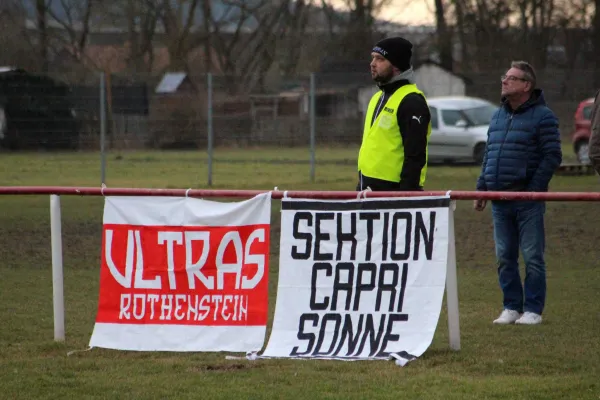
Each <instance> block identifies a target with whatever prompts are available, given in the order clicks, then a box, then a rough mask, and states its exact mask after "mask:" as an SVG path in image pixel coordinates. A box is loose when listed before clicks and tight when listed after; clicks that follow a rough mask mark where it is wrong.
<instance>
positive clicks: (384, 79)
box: [373, 69, 394, 85]
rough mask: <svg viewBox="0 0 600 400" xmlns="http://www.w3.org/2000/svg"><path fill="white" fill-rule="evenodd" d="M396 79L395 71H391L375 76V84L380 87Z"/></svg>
mask: <svg viewBox="0 0 600 400" xmlns="http://www.w3.org/2000/svg"><path fill="white" fill-rule="evenodd" d="M393 77H394V73H393V71H392V70H391V69H390V70H388V71H385V72H383V73H381V74H377V75H375V77H374V78H373V80H374V81H375V82H377V83H378V84H380V85H385V84H386V83H388V82H389V81H390V80H391V79H392V78H393Z"/></svg>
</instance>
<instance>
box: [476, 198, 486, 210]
mask: <svg viewBox="0 0 600 400" xmlns="http://www.w3.org/2000/svg"><path fill="white" fill-rule="evenodd" d="M486 205H487V200H475V201H474V202H473V208H474V209H475V211H483V210H484V209H485V206H486Z"/></svg>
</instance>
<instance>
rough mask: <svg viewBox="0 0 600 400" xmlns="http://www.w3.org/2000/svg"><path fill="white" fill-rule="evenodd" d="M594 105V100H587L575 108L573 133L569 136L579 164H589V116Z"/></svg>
mask: <svg viewBox="0 0 600 400" xmlns="http://www.w3.org/2000/svg"><path fill="white" fill-rule="evenodd" d="M593 105H594V98H593V97H592V98H589V99H586V100H584V101H582V102H581V103H579V106H577V111H575V131H574V132H573V133H572V134H571V142H572V143H573V150H574V151H575V154H576V155H577V160H579V162H580V163H581V164H589V163H590V158H589V155H588V152H589V145H588V142H589V140H590V135H591V133H592V132H591V118H590V116H591V114H592V107H593Z"/></svg>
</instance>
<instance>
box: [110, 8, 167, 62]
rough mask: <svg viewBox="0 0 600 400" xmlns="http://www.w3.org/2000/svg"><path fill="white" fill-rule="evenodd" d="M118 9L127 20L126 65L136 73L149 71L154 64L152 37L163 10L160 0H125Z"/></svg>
mask: <svg viewBox="0 0 600 400" xmlns="http://www.w3.org/2000/svg"><path fill="white" fill-rule="evenodd" d="M119 4H120V5H121V7H123V8H124V9H121V10H119V11H121V12H122V14H123V15H124V16H125V18H126V21H127V34H128V41H129V54H128V56H127V67H128V69H129V70H130V71H134V72H137V73H150V72H151V71H152V68H153V66H154V38H155V35H156V28H157V25H158V22H159V20H160V18H161V17H162V12H163V2H162V0H126V1H123V2H119Z"/></svg>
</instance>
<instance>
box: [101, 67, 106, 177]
mask: <svg viewBox="0 0 600 400" xmlns="http://www.w3.org/2000/svg"><path fill="white" fill-rule="evenodd" d="M105 79H106V78H105V75H104V71H102V72H100V183H101V184H102V183H106V80H105Z"/></svg>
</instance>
